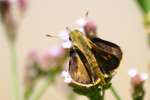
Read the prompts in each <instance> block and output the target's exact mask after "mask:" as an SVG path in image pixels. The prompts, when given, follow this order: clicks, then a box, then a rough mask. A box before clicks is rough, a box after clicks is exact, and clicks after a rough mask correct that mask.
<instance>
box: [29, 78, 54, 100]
mask: <svg viewBox="0 0 150 100" xmlns="http://www.w3.org/2000/svg"><path fill="white" fill-rule="evenodd" d="M50 83H51V79H50V78H48V79H46V80H45V82H44V84H43V85H42V86H41V87H40V89H39V90H37V91H35V93H33V95H32V96H31V97H30V99H29V100H40V98H41V97H42V95H43V94H44V93H45V91H46V90H47V88H48V87H49V84H50Z"/></svg>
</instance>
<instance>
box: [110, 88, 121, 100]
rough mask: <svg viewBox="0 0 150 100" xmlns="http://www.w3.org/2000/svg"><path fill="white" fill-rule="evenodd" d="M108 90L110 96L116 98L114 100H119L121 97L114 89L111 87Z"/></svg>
mask: <svg viewBox="0 0 150 100" xmlns="http://www.w3.org/2000/svg"><path fill="white" fill-rule="evenodd" d="M110 90H111V92H112V94H113V95H114V97H115V98H116V100H121V97H120V96H119V94H118V93H117V91H116V90H115V88H114V87H113V86H112V85H111V86H110Z"/></svg>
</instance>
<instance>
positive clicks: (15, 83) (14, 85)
mask: <svg viewBox="0 0 150 100" xmlns="http://www.w3.org/2000/svg"><path fill="white" fill-rule="evenodd" d="M10 54H11V55H10V57H11V59H10V60H11V91H12V100H20V88H19V78H18V72H17V55H16V46H15V43H12V42H11V43H10Z"/></svg>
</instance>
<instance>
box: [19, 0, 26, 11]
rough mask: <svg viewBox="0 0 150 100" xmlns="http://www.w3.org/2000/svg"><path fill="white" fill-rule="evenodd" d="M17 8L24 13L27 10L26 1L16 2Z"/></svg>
mask: <svg viewBox="0 0 150 100" xmlns="http://www.w3.org/2000/svg"><path fill="white" fill-rule="evenodd" d="M18 6H19V8H20V11H21V12H25V11H26V9H27V0H18Z"/></svg>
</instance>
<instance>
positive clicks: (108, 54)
mask: <svg viewBox="0 0 150 100" xmlns="http://www.w3.org/2000/svg"><path fill="white" fill-rule="evenodd" d="M91 41H92V42H90V43H91V45H92V48H93V49H92V51H93V53H94V55H95V58H96V60H97V62H98V64H99V66H100V69H101V70H102V71H103V72H105V73H109V72H110V71H113V70H114V69H116V68H117V67H118V66H119V64H120V61H121V59H122V51H121V49H120V47H119V46H118V45H116V44H114V43H111V42H108V41H105V40H102V39H100V38H97V37H95V38H93V39H91Z"/></svg>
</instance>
